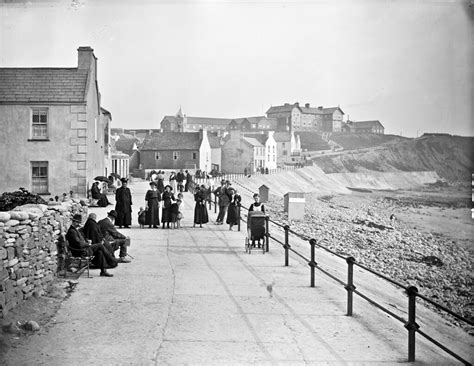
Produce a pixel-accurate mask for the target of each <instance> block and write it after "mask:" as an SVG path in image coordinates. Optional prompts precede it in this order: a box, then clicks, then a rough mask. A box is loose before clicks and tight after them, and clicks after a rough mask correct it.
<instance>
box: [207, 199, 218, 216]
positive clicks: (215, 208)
mask: <svg viewBox="0 0 474 366" xmlns="http://www.w3.org/2000/svg"><path fill="white" fill-rule="evenodd" d="M210 206H211V203H209V208H211V207H210ZM216 212H217V196H216V195H214V213H216Z"/></svg>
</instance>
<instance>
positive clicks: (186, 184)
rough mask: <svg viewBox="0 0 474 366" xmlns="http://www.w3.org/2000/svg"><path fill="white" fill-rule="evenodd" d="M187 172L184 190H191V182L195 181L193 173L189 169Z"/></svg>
mask: <svg viewBox="0 0 474 366" xmlns="http://www.w3.org/2000/svg"><path fill="white" fill-rule="evenodd" d="M185 173H186V183H185V185H184V191H185V192H188V191H189V187H190V184H191V183H192V181H193V176H192V175H191V173H190V172H188V171H187V170H186V171H185Z"/></svg>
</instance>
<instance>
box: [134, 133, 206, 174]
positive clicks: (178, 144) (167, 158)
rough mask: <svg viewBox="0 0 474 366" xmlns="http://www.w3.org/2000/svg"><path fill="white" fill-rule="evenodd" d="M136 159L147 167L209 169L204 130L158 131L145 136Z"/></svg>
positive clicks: (146, 168)
mask: <svg viewBox="0 0 474 366" xmlns="http://www.w3.org/2000/svg"><path fill="white" fill-rule="evenodd" d="M140 163H141V167H142V168H143V169H145V170H151V169H175V170H176V169H201V170H203V171H207V172H209V171H210V170H211V163H212V161H211V146H210V144H209V140H208V137H207V132H206V131H202V130H201V131H199V132H183V133H176V132H160V133H155V134H153V135H150V136H148V137H147V138H146V139H145V141H143V145H142V147H141V149H140Z"/></svg>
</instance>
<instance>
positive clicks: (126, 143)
mask: <svg viewBox="0 0 474 366" xmlns="http://www.w3.org/2000/svg"><path fill="white" fill-rule="evenodd" d="M133 144H137V147H138V145H139V144H140V140H139V139H138V138H136V137H135V136H133V135H127V134H123V135H120V137H119V139H118V140H117V141H115V148H116V149H117V150H118V151H122V152H124V153H126V154H129V155H130V154H131V153H133Z"/></svg>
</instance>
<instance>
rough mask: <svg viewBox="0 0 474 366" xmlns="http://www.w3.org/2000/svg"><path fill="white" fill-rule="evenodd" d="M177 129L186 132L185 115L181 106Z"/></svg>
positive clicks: (177, 115) (178, 113) (177, 116)
mask: <svg viewBox="0 0 474 366" xmlns="http://www.w3.org/2000/svg"><path fill="white" fill-rule="evenodd" d="M175 117H176V124H177V126H176V131H177V132H184V116H183V111H182V110H181V106H180V107H179V110H178V112H177V113H176V116H175Z"/></svg>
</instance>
